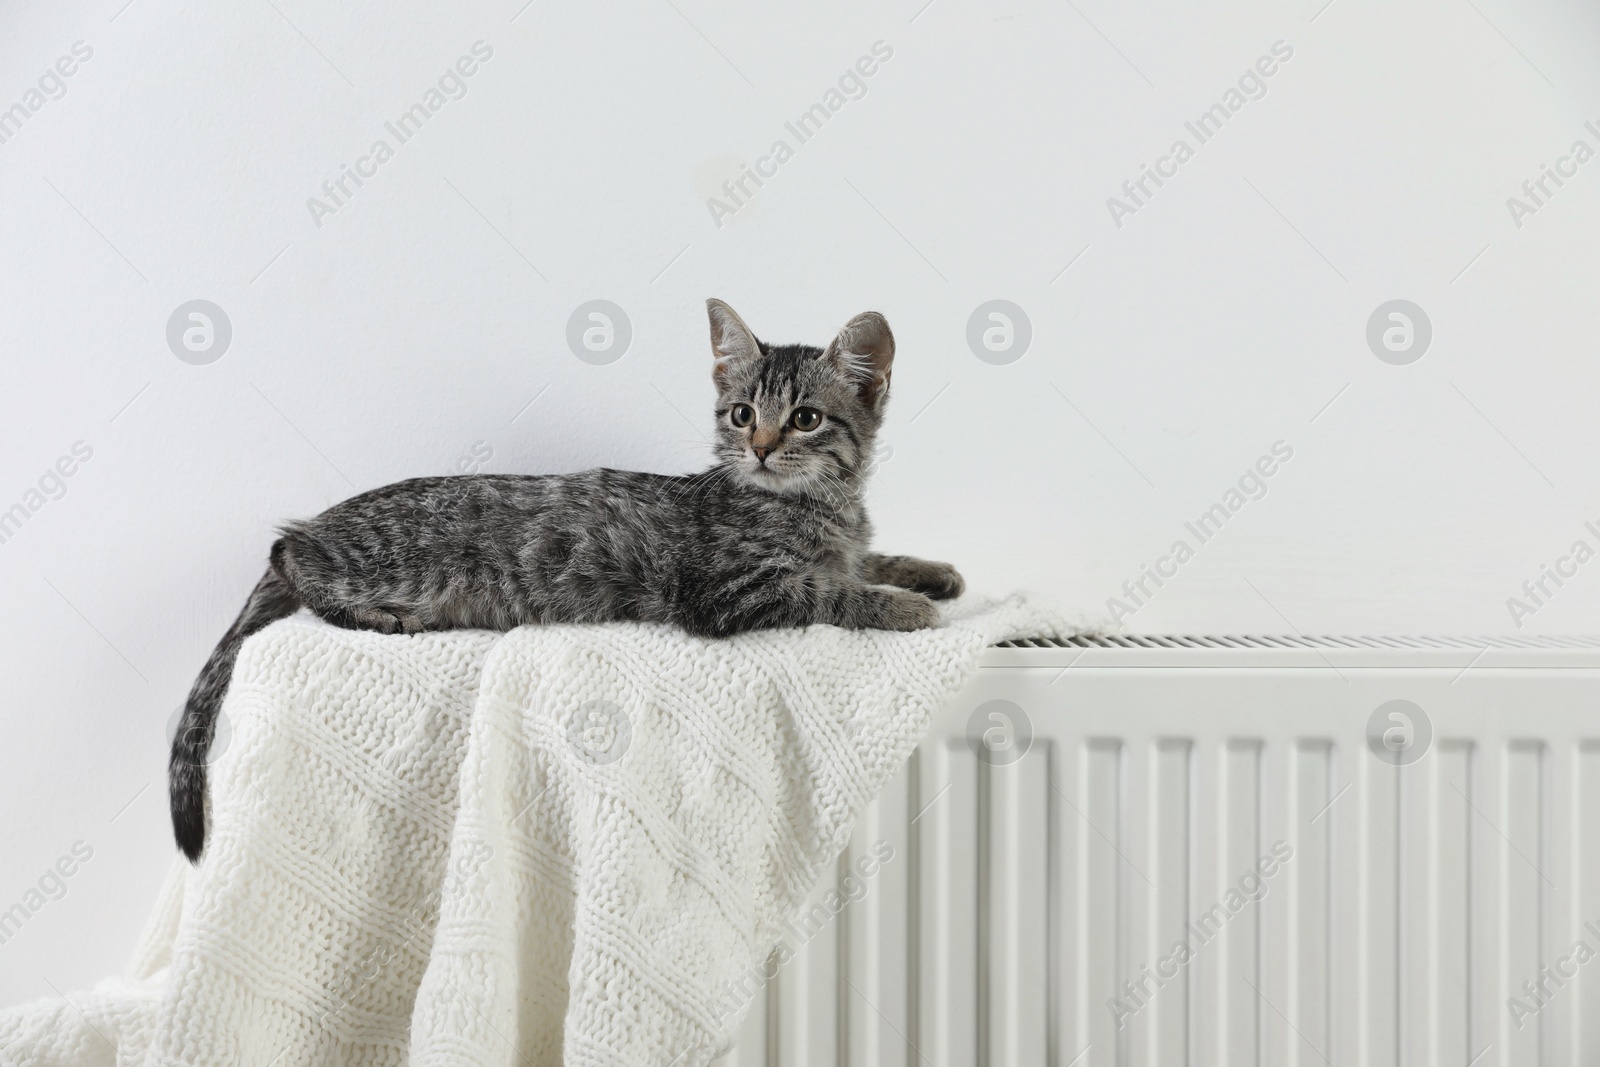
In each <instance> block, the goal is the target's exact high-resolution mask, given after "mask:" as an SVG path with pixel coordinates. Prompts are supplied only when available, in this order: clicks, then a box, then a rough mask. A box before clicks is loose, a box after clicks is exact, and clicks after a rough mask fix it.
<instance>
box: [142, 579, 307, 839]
mask: <svg viewBox="0 0 1600 1067" xmlns="http://www.w3.org/2000/svg"><path fill="white" fill-rule="evenodd" d="M299 607H300V602H299V601H298V600H296V599H295V596H294V593H293V592H292V591H291V590H290V589H289V586H288V584H287V583H286V582H284V580H283V578H282V577H280V576H279V574H278V572H277V571H276V570H275V569H272V568H268V569H267V573H266V574H264V575H262V576H261V581H259V582H257V583H256V587H255V589H254V590H253V591H252V592H251V594H250V599H249V600H248V601H246V602H245V605H244V610H243V611H241V612H239V617H238V618H237V619H235V620H233V625H232V626H230V627H228V632H227V634H225V635H224V636H223V638H222V640H221V641H220V642H218V644H217V647H216V648H214V649H213V650H212V651H211V657H210V658H209V659H207V660H206V665H205V666H204V667H202V668H201V669H200V677H198V678H196V679H195V683H194V688H193V689H191V690H189V699H188V700H187V701H186V702H185V703H184V706H183V718H182V719H181V720H180V721H179V723H178V732H177V733H176V734H175V735H173V738H172V760H171V763H170V764H169V765H168V787H169V790H170V793H171V801H172V832H173V834H174V835H175V836H176V837H177V839H178V847H179V848H181V849H182V850H183V854H184V855H185V856H188V857H189V862H190V863H198V862H200V851H201V850H202V849H203V848H204V847H205V843H206V754H207V753H208V752H210V750H211V740H212V737H213V735H214V734H215V733H216V728H217V712H218V710H219V709H220V708H221V707H222V698H223V697H224V696H226V695H227V692H228V682H229V680H230V679H231V678H232V677H233V663H234V660H236V659H238V658H239V646H241V645H243V644H244V639H245V638H247V637H249V636H250V635H251V634H253V633H255V632H256V631H257V630H261V629H264V628H265V627H266V626H268V625H269V624H271V623H274V622H276V621H277V620H279V619H282V618H286V617H288V616H290V615H293V614H294V613H295V611H296V609H298V608H299Z"/></svg>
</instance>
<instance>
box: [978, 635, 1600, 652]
mask: <svg viewBox="0 0 1600 1067" xmlns="http://www.w3.org/2000/svg"><path fill="white" fill-rule="evenodd" d="M995 647H996V648H1250V649H1270V648H1305V649H1350V648H1387V649H1457V648H1461V649H1484V648H1600V637H1594V636H1559V637H1543V636H1541V637H1534V636H1529V637H1504V636H1502V637H1349V636H1324V637H1315V636H1300V635H1296V636H1285V635H1279V634H1241V635H1231V634H1075V635H1074V636H1072V637H1059V638H1058V637H1025V638H1018V639H1016V640H1013V641H1001V642H1000V643H999V644H998V645H996V646H995Z"/></svg>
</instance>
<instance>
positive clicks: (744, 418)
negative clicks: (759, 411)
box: [728, 404, 756, 430]
mask: <svg viewBox="0 0 1600 1067" xmlns="http://www.w3.org/2000/svg"><path fill="white" fill-rule="evenodd" d="M728 421H729V422H731V423H733V424H734V425H735V426H737V427H739V428H740V429H741V430H742V429H744V428H745V427H746V426H749V425H750V424H751V423H752V422H755V421H756V409H755V408H753V407H751V406H750V405H749V404H735V405H733V410H732V411H730V412H728Z"/></svg>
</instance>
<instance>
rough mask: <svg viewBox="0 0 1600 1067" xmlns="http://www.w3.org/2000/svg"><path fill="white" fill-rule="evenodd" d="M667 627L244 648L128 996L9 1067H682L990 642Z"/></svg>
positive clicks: (29, 1011) (728, 1027)
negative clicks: (178, 858) (201, 818)
mask: <svg viewBox="0 0 1600 1067" xmlns="http://www.w3.org/2000/svg"><path fill="white" fill-rule="evenodd" d="M1058 632H1061V628H1060V627H1059V626H1058V625H1057V624H1055V623H1054V622H1053V621H1052V620H1051V619H1050V618H1049V617H1048V616H1047V615H1046V614H1045V613H1044V612H1042V611H1040V610H1039V609H1037V608H1035V607H1033V606H1031V605H1030V604H1029V603H1028V602H1026V601H1024V600H1022V599H1020V598H1013V599H1011V600H1008V601H1004V602H999V603H993V602H989V603H984V602H980V601H978V600H976V599H975V598H972V597H968V598H966V599H965V600H963V601H960V602H957V603H956V604H954V605H951V606H949V607H947V608H946V618H945V621H944V623H943V624H942V625H941V626H940V627H939V628H937V629H933V630H926V631H921V632H917V633H888V632H883V631H874V630H867V631H856V630H842V629H838V628H836V627H831V626H813V627H809V628H807V629H804V630H781V631H766V632H759V633H750V634H744V635H742V636H739V637H735V638H731V639H727V640H702V639H697V638H693V637H689V636H686V635H685V634H683V633H681V632H679V631H677V630H674V629H672V628H669V627H666V626H659V625H651V624H638V623H624V624H611V625H605V626H530V627H524V628H522V629H518V630H513V631H511V632H510V633H507V634H503V635H501V634H493V633H486V632H481V631H453V632H445V633H430V634H419V635H415V636H409V637H406V636H383V635H379V634H373V633H365V632H357V631H350V630H339V629H334V628H332V627H329V626H326V625H323V624H321V623H318V622H316V621H313V620H311V619H309V618H306V617H303V616H302V617H296V618H292V619H288V620H285V621H283V622H281V623H278V624H276V625H274V626H272V627H269V628H268V629H267V630H264V631H263V632H262V633H260V634H258V635H257V636H255V637H254V638H252V639H250V641H249V642H248V643H247V644H246V645H245V648H244V651H243V653H242V655H241V657H240V660H239V663H238V667H237V670H236V673H235V677H234V682H233V687H232V689H231V691H230V693H229V696H228V699H227V703H226V705H225V706H224V709H223V713H224V715H226V716H227V717H228V719H229V722H230V724H231V726H232V741H231V743H230V744H229V745H228V746H227V748H226V750H225V751H223V752H222V753H221V754H220V756H219V757H218V759H217V762H216V763H215V765H214V766H213V768H212V775H211V805H212V807H211V812H212V825H213V827H214V829H213V831H212V836H211V838H210V840H209V841H208V843H207V848H206V853H205V856H204V859H203V862H202V863H201V865H200V866H199V867H198V868H196V869H190V868H189V867H188V865H187V864H183V863H178V864H176V865H175V866H174V869H173V873H172V875H171V876H170V877H169V879H168V883H167V886H166V888H165V890H164V891H163V894H162V897H161V899H160V901H159V902H158V904H157V907H156V909H155V913H154V915H153V916H152V918H151V920H150V924H149V926H148V928H147V930H146V932H145V935H144V937H143V939H142V941H141V944H140V948H139V950H138V952H137V953H136V957H135V960H134V962H133V964H132V966H131V967H130V969H129V972H128V974H127V975H126V976H125V977H123V978H120V979H113V980H109V981H106V982H103V983H101V984H100V985H99V986H98V987H96V988H95V989H94V990H92V991H90V992H86V993H76V994H72V995H71V996H70V997H69V998H68V1000H69V1002H68V1003H63V1002H62V1001H60V1000H56V1001H53V1002H50V1001H47V1002H41V1003H39V1004H33V1005H24V1006H22V1007H19V1008H13V1009H10V1010H9V1011H6V1012H3V1013H0V1063H12V1062H14V1063H17V1064H25V1065H29V1067H34V1065H41V1067H42V1065H55V1064H60V1065H71V1067H88V1065H97V1067H98V1065H102V1064H104V1065H108V1067H109V1065H113V1064H114V1065H119V1067H120V1065H128V1064H145V1065H167V1064H194V1065H204V1067H217V1065H223V1064H227V1065H256V1067H269V1065H282V1067H291V1065H293V1067H300V1065H306V1064H350V1065H366V1064H405V1063H414V1064H427V1065H441V1067H443V1065H452V1067H454V1065H467V1064H471V1065H487V1064H495V1065H504V1067H512V1065H519V1064H520V1065H538V1067H545V1065H555V1064H567V1065H572V1067H580V1065H581V1067H600V1065H605V1067H665V1065H668V1064H674V1065H678V1067H694V1065H698V1064H705V1063H708V1062H709V1061H710V1060H711V1059H712V1058H713V1057H714V1056H715V1055H716V1054H717V1052H718V1051H719V1050H720V1049H722V1048H724V1047H726V1046H727V1045H728V1044H729V1043H730V1042H731V1041H732V1039H733V1036H734V1035H735V1033H736V1032H737V1028H738V1024H739V1022H740V1021H741V1018H742V1012H736V1011H733V1010H731V1009H730V1007H729V1004H728V1001H727V998H726V997H725V996H723V997H719V995H718V994H719V991H723V990H725V989H726V988H728V985H729V983H731V982H733V981H735V980H737V979H739V978H740V977H741V976H742V975H744V974H745V972H747V971H748V970H749V969H750V968H752V967H754V966H756V965H757V964H759V963H760V962H761V961H763V960H765V958H766V956H767V955H768V953H769V952H770V951H771V949H772V946H773V945H774V944H775V943H776V941H777V940H778V937H779V932H780V928H781V926H782V924H783V923H784V922H785V920H787V919H789V918H790V917H791V916H793V915H794V913H795V912H796V910H797V909H798V907H799V905H800V903H801V902H802V900H804V898H805V896H806V894H807V892H808V891H809V890H810V889H811V887H812V886H813V885H814V884H815V882H816V881H817V879H818V877H819V875H820V874H821V873H822V872H823V870H824V869H825V868H827V866H828V865H829V864H831V863H832V862H833V861H834V860H835V859H836V858H837V857H838V855H839V853H840V852H841V851H842V850H843V849H844V847H845V845H846V844H847V843H848V841H849V838H850V832H851V827H852V825H853V823H854V821H855V817H856V815H857V814H858V813H859V812H860V811H861V809H862V807H863V806H865V805H866V803H867V802H868V801H870V800H871V799H872V798H873V797H874V796H876V795H877V793H878V791H879V790H880V789H881V788H882V787H883V786H884V784H885V783H886V782H887V781H888V779H889V778H890V777H891V776H892V775H893V773H894V772H895V770H896V769H897V768H898V767H899V766H900V765H901V763H903V762H904V761H905V759H906V758H907V757H908V756H909V755H910V754H911V751H912V749H913V748H915V746H916V744H917V742H918V740H919V739H920V738H921V736H922V734H923V733H924V731H925V730H926V729H927V726H928V722H929V718H930V716H931V715H932V714H933V712H934V711H935V710H936V709H937V708H938V707H939V706H940V705H941V704H942V703H944V702H945V701H946V700H948V699H949V698H950V697H951V695H952V694H953V693H954V692H955V691H956V690H957V689H958V688H960V687H961V685H962V684H963V683H964V682H965V681H966V680H967V679H968V678H969V677H970V675H971V674H972V672H973V671H974V670H975V669H976V667H977V661H978V656H979V654H980V653H981V652H982V650H983V648H984V647H985V646H986V645H989V644H991V643H993V642H995V641H998V640H1003V639H1005V638H1007V637H1012V636H1018V635H1023V634H1053V633H1058Z"/></svg>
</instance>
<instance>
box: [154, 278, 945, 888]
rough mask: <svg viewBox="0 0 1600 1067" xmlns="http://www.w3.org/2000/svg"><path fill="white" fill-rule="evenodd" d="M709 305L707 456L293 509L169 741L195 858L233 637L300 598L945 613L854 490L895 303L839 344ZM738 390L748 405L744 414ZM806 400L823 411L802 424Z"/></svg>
mask: <svg viewBox="0 0 1600 1067" xmlns="http://www.w3.org/2000/svg"><path fill="white" fill-rule="evenodd" d="M707 308H708V310H709V312H710V316H711V343H712V350H713V357H714V363H713V377H714V380H715V382H716V386H717V404H716V438H715V441H714V451H715V460H716V462H715V463H714V464H713V465H712V466H711V467H710V469H708V470H706V471H703V472H702V473H700V474H696V475H692V476H668V475H661V474H641V473H634V472H631V471H616V470H606V469H600V470H590V471H583V472H581V473H578V474H566V475H542V476H538V475H535V476H521V475H499V474H483V475H468V476H462V477H445V478H415V479H412V480H410V481H405V482H398V483H396V484H394V485H389V486H384V487H383V488H381V489H374V490H372V491H371V492H367V493H362V494H361V495H359V496H356V497H352V498H351V499H349V500H346V501H345V502H343V503H341V504H337V505H335V506H334V507H331V508H329V509H328V510H327V511H325V512H323V513H322V514H321V515H318V516H317V517H316V518H314V519H309V520H305V521H301V522H291V523H288V524H287V525H285V526H284V527H283V528H282V536H281V537H280V538H279V539H278V540H277V542H275V543H274V544H273V546H272V551H271V565H270V566H269V567H268V569H267V572H266V574H264V575H263V576H262V578H261V581H260V582H259V583H258V584H257V585H256V588H255V590H254V592H252V593H251V594H250V599H249V601H248V602H247V603H246V604H245V607H244V610H243V611H242V612H241V613H240V615H239V617H238V619H236V620H235V621H234V623H233V625H232V626H231V627H230V628H229V630H228V632H227V634H226V635H225V636H224V637H223V639H222V641H221V643H220V644H218V645H217V647H216V649H215V651H213V652H212V653H211V657H210V658H209V659H208V660H207V661H206V664H205V667H204V668H203V669H202V671H201V672H200V677H199V678H198V679H197V680H196V682H195V684H194V688H193V690H192V691H191V692H190V693H189V699H188V702H187V704H186V705H185V709H184V715H183V719H182V723H181V725H180V728H179V730H178V732H177V736H176V737H175V738H174V740H173V744H172V760H171V801H172V825H173V831H174V833H175V834H176V836H177V840H178V846H179V847H180V848H181V849H182V850H183V852H184V854H185V855H187V856H188V857H189V858H190V859H191V860H196V861H197V860H198V859H199V856H200V853H201V850H202V849H203V847H204V844H205V765H206V754H207V752H208V750H209V749H210V746H211V739H212V733H213V730H214V727H215V724H216V717H217V710H218V708H219V706H220V705H221V703H222V698H223V696H224V694H225V693H226V692H227V688H228V681H229V677H230V675H231V673H232V670H233V664H234V660H235V659H236V658H237V657H238V653H239V646H240V645H241V644H242V643H243V642H244V639H245V638H246V637H248V636H249V635H250V634H253V633H255V632H256V631H258V630H260V629H262V628H263V627H265V626H267V625H268V624H269V623H271V622H273V621H275V620H277V619H281V618H284V617H285V616H287V615H291V614H293V613H294V612H295V611H296V610H298V609H299V608H301V607H305V608H308V609H310V610H311V611H312V612H314V613H315V614H317V615H318V616H320V617H322V618H323V619H326V620H328V621H329V622H332V623H335V624H337V625H339V626H347V627H353V628H357V629H370V630H379V631H381V632H383V633H415V632H417V631H420V630H441V629H451V628H458V627H479V628H486V629H494V630H506V629H510V628H511V627H514V626H519V625H523V624H527V623H545V622H611V621H617V620H625V619H634V620H644V621H653V622H666V623H672V624H675V625H677V626H681V627H683V629H685V630H687V631H688V632H690V633H693V634H700V635H704V636H708V637H724V636H727V635H730V634H736V633H740V632H742V631H745V630H754V629H762V628H768V627H781V626H806V625H809V624H811V623H819V622H820V623H832V624H834V625H837V626H847V627H853V628H878V629H888V630H916V629H921V628H923V627H927V626H932V625H933V624H934V623H935V622H936V621H937V619H938V612H937V610H936V609H935V608H934V605H933V603H932V602H931V601H930V600H929V597H933V598H945V597H953V596H957V595H959V594H960V593H961V590H962V580H961V576H960V575H959V574H957V573H956V571H955V569H954V568H953V567H951V566H950V565H949V564H945V563H931V562H928V561H925V560H919V559H912V558H910V557H907V556H882V555H877V554H875V553H871V552H868V551H867V546H868V542H869V541H870V539H871V533H872V528H871V525H870V524H869V523H868V521H867V513H866V509H865V508H864V507H863V505H862V499H861V498H862V491H863V489H864V481H865V475H866V472H867V468H868V464H869V461H870V459H871V456H872V446H873V438H874V435H875V434H876V433H877V431H878V427H879V424H880V423H881V422H882V418H883V409H884V404H885V402H886V400H887V396H888V390H889V377H890V369H891V367H892V364H893V360H894V337H893V335H892V334H891V333H890V332H889V324H888V323H887V322H885V321H884V318H883V316H882V315H879V314H877V313H876V312H867V313H865V314H862V315H858V316H856V317H855V318H854V319H852V320H850V322H849V323H848V324H846V326H845V327H844V328H843V329H842V330H841V331H840V332H839V335H838V336H837V337H835V338H834V340H833V341H832V342H831V343H830V344H829V345H828V346H827V348H825V349H818V348H812V347H808V346H805V345H781V346H780V345H767V344H763V343H761V342H760V341H758V340H756V338H755V335H754V334H753V333H751V332H750V329H749V328H748V327H747V326H746V325H745V324H744V321H743V320H742V319H740V318H739V316H738V315H737V314H736V313H735V312H734V310H733V309H732V308H730V307H729V306H728V305H727V304H724V303H723V302H722V301H720V300H711V301H708V302H707ZM741 405H744V406H747V407H748V408H749V409H750V413H751V414H753V416H754V418H753V421H751V422H750V423H749V424H748V425H744V426H740V425H738V424H737V423H738V421H739V420H740V419H742V418H743V416H744V414H745V412H744V411H742V410H736V409H739V408H740V406H741ZM798 408H809V409H812V410H814V411H816V412H818V413H820V414H821V420H820V424H819V425H817V426H816V427H815V428H814V429H811V430H809V431H803V430H801V429H799V428H797V427H796V425H795V416H794V413H795V410H796V409H798ZM808 420H809V416H807V417H805V418H802V420H801V421H808ZM888 586H897V587H899V588H887V587H888Z"/></svg>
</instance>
